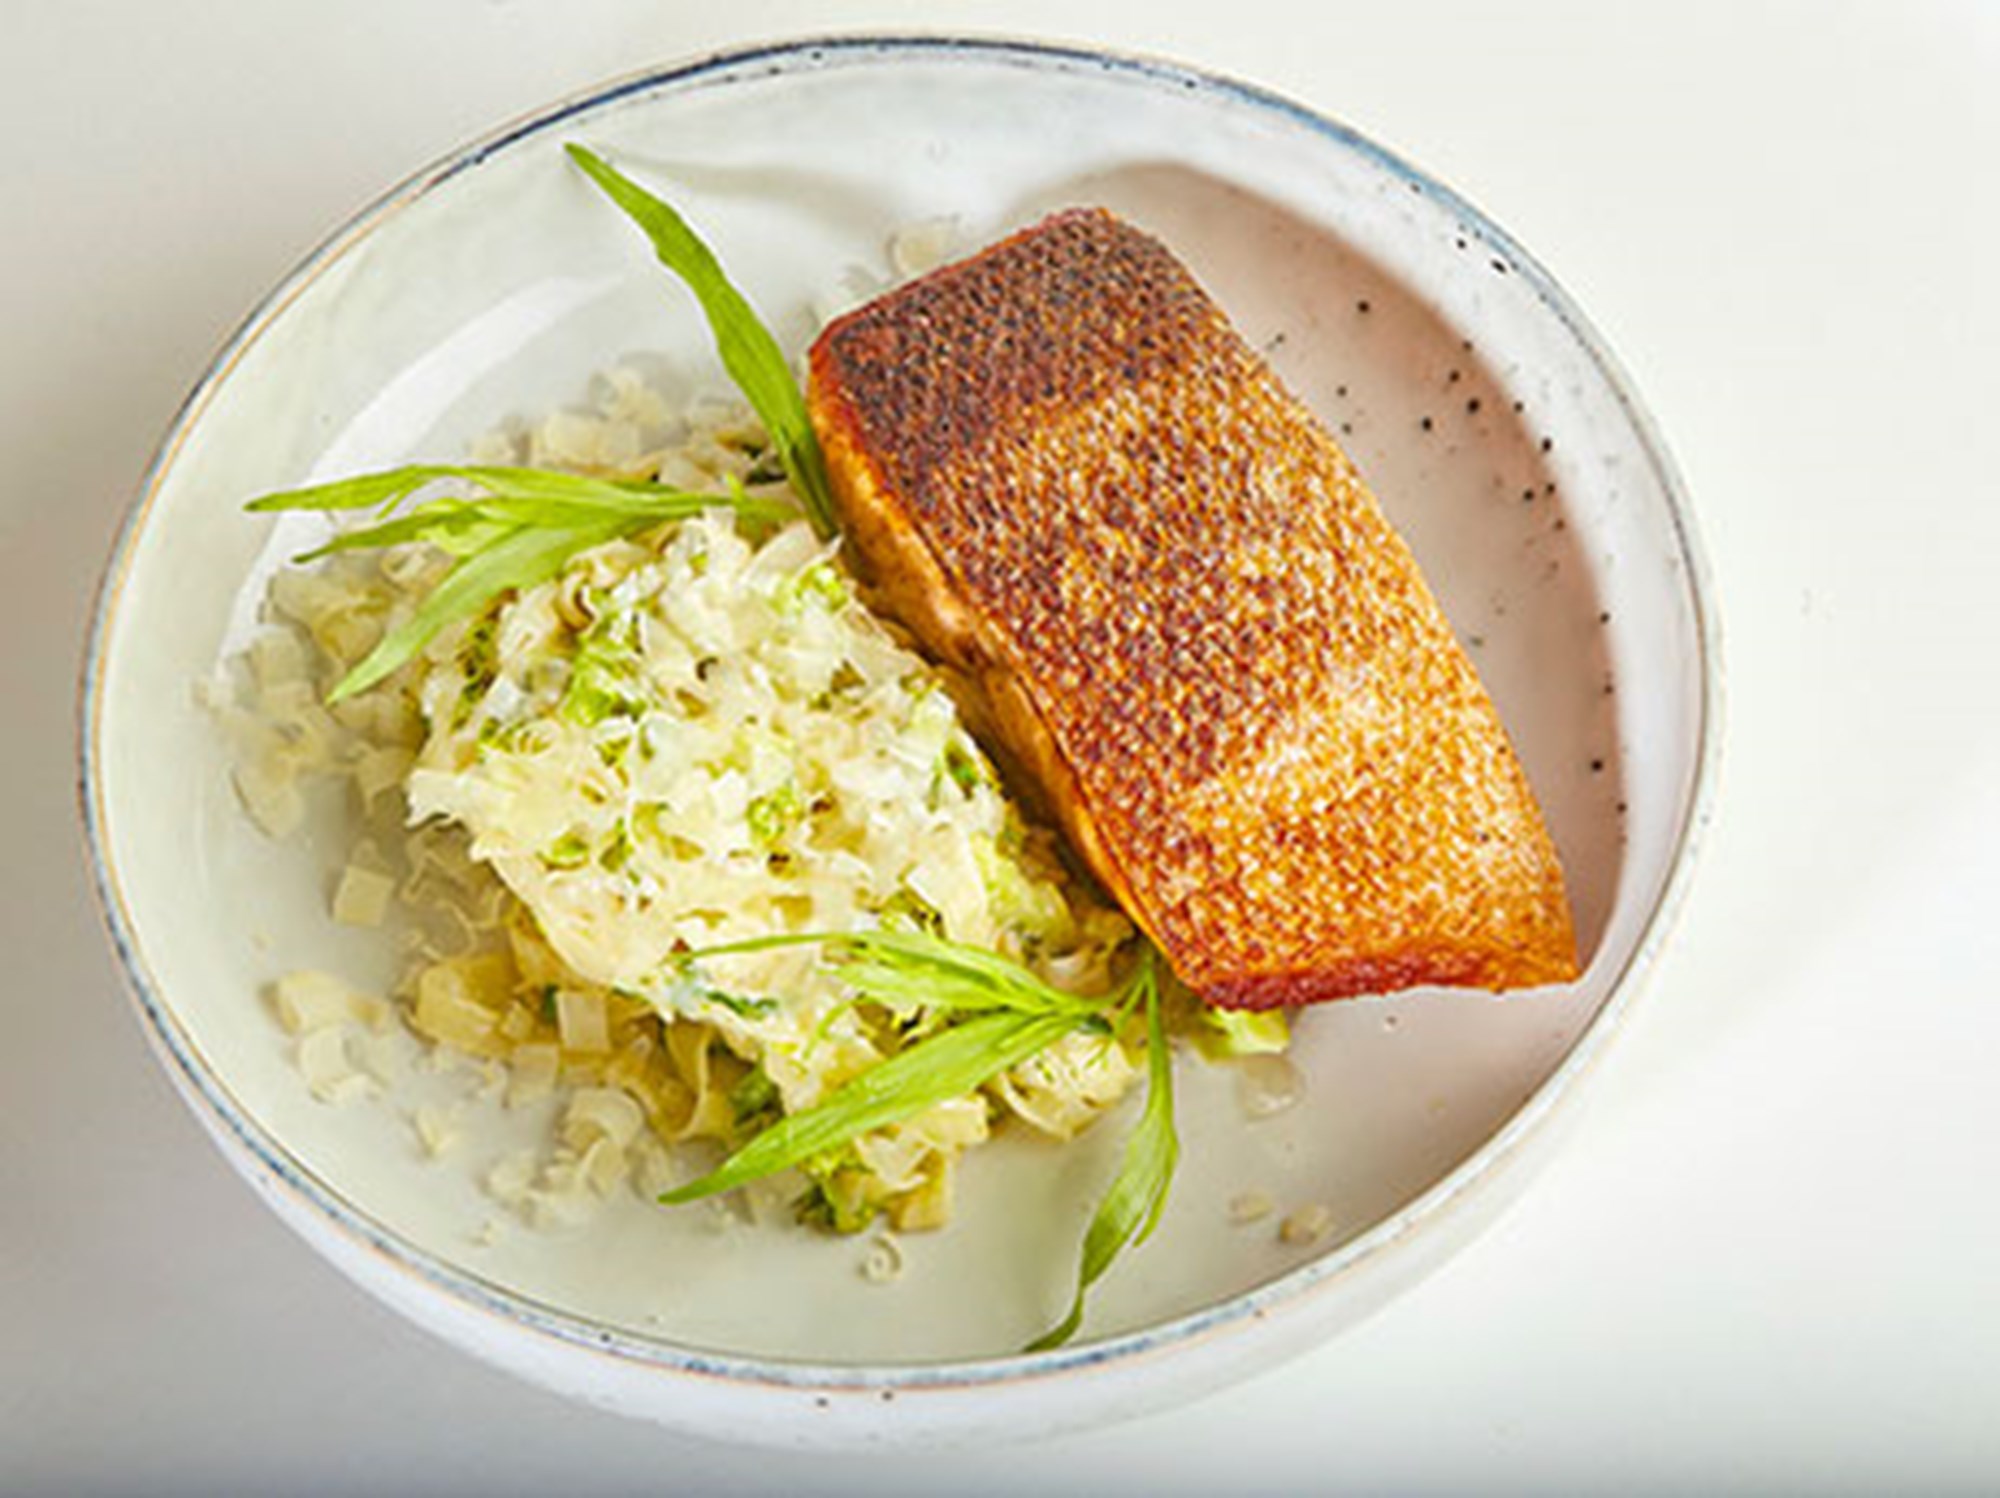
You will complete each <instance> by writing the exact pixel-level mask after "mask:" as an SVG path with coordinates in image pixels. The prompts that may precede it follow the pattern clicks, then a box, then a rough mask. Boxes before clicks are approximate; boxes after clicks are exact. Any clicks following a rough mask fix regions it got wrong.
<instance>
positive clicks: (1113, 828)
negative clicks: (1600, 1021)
mask: <svg viewBox="0 0 2000 1498" xmlns="http://www.w3.org/2000/svg"><path fill="white" fill-rule="evenodd" d="M809 405H810V409H811V413H812V418H813V424H814V426H815V428H816V430H817V432H818V434H819V438H820V442H821V444H822V445H823V447H824V449H825V452H826V457H827V462H828V466H829V470H830V473H831V476H832V479H833V485H834V491H835V497H836V500H837V502H838V505H839V508H840V510H841V512H842V518H843V520H844V522H845V527H846V533H847V536H848V538H849V541H850V543H851V545H852V547H853V549H854V551H855V552H856V553H857V558H858V561H859V564H860V570H861V572H862V575H863V577H864V579H866V580H867V582H868V584H869V586H870V587H871V589H872V591H873V593H874V595H875V598H876V601H877V602H878V603H879V604H880V605H882V606H884V607H885V608H886V609H887V610H888V611H889V612H890V613H891V614H893V615H895V616H897V617H899V618H900V619H901V620H902V621H903V622H904V624H905V625H906V626H907V627H908V628H909V629H911V630H912V631H913V632H914V633H915V634H916V636H917V637H918V638H919V640H920V641H921V642H922V644H923V645H924V646H925V647H926V648H927V649H928V650H929V651H930V652H931V653H932V654H933V655H934V656H935V657H936V658H938V659H939V660H940V661H941V662H942V663H943V664H944V665H945V666H947V667H948V668H950V669H951V670H952V671H954V672H955V673H956V674H957V675H958V676H959V677H961V678H962V679H963V680H964V681H965V682H967V683H970V684H972V686H973V687H974V688H975V690H974V692H973V694H972V697H973V701H972V702H971V704H970V706H971V708H972V710H973V712H974V715H975V720H976V722H977V723H978V726H979V727H980V728H981V729H982V730H983V731H984V732H985V733H986V735H987V737H988V740H989V742H993V741H996V740H997V743H998V746H999V747H1000V748H1001V750H1002V751H1003V752H1002V756H1001V757H1002V759H1003V763H1006V764H1007V765H1008V768H1009V769H1010V771H1011V772H1013V773H1014V774H1015V775H1016V776H1017V777H1018V776H1021V775H1025V777H1026V778H1027V779H1028V780H1030V781H1031V782H1032V783H1033V785H1034V786H1035V787H1037V788H1038V789H1039V792H1040V799H1041V800H1042V801H1043V802H1045V803H1046V805H1047V807H1048V809H1049V810H1051V811H1052V812H1053V813H1054V815H1055V816H1056V817H1057V818H1058V819H1059V820H1060V822H1061V824H1062V826H1063V827H1064V829H1065V830H1066V831H1067V833H1068V835H1069V837H1070V840H1071V842H1072V843H1073V845H1074V847H1075V848H1076V850H1077V851H1078V852H1079V853H1080V854H1081V856H1082V857H1083V859H1084V860H1085V861H1086V862H1087V863H1088V864H1089V865H1090V867H1091V868H1092V869H1093V870H1094V871H1095V873H1096V874H1097V876H1098V877H1099V878H1100V879H1101V880H1102V881H1103V882H1104V884H1105V886H1106V887H1107V888H1108V889H1109V890H1110V892H1111V893H1112V894H1113V895H1114V896H1115V897H1116V898H1117V899H1118V901H1119V902H1120V903H1121V904H1122V905H1123V906H1124V908H1125V910H1126V911H1127V912H1128V914H1130V916H1131V917H1132V919H1133V920H1134V921H1135V922H1136V923H1137V924H1138V925H1139V926H1140V927H1141V928H1142V929H1143V930H1144V931H1145V932H1146V933H1147V935H1148V936H1149V937H1151V938H1152V940H1153V941H1154V943H1155V944H1156V945H1157V946H1158V947H1159V949H1160V951H1161V953H1162V954H1163V955H1164V957H1165V958H1166V960H1167V961H1168V963H1169V964H1170V965H1171V967H1172V968H1173V969H1174V971H1175V973H1176V974H1177V975H1178V976H1179V977H1180V978H1181V979H1182V980H1183V981H1184V982H1186V983H1187V984H1188V985H1189V986H1190V987H1191V988H1193V989H1194V990H1195V991H1196V992H1197V993H1198V994H1200V995H1201V996H1202V997H1203V998H1204V999H1205V1000H1207V1001H1208V1002H1210V1003H1213V1004H1218V1005H1223V1006H1230V1007H1242V1008H1266V1007H1272V1006H1277V1005H1297V1004H1306V1003H1312V1002H1316V1001H1318V1000H1323V999H1333V998H1340V997H1345V996H1349V995H1353V994H1360V993H1377V992H1387V991H1390V990H1393V989H1400V988H1406V987H1411V986H1414V985H1419V984H1444V985H1453V986H1466V987H1476V988H1485V989H1493V990H1499V989H1509V988H1517V987H1523V986H1529V985H1534V984H1541V983H1552V982H1562V981H1566V980H1568V979H1570V978H1572V977H1574V976H1575V974H1576V971H1577V966H1576V947H1575V936H1574V933H1573V931H1572V928H1571V917H1570V909H1569V902H1568V899H1567V897H1566V895H1565V893H1564V889H1563V877H1562V869H1561V866H1560V864H1559V862H1558V860H1557V856H1556V852H1555V848H1554V846H1553V844H1552V843H1551V841H1550V838H1549V835H1548V832H1547V830H1546V828H1545V827H1544V825H1543V821H1542V816H1541V813H1540V810H1539V808H1538V807H1537V806H1536V803H1535V799H1534V796H1533V794H1532V792H1531V791H1530V789H1529V787H1528V783H1527V779H1526V777H1525V776H1524V775H1523V773H1522V770H1521V766H1520V764H1519V762H1518V761H1517V759H1516V757H1515V754H1514V751H1513V749H1512V747H1511V746H1510V744H1509V743H1508V739H1507V735H1506V732H1505V730H1504V729H1503V728H1502V726H1501V723H1500V719H1499V717H1498V715H1497V713H1496V712H1495V710H1494V707H1493V704H1492V702H1491V700H1490V699H1489V698H1488V696H1487V694H1486V691H1485V689H1484V688H1483V687H1482V686H1481V684H1480V682H1479V678H1478V675H1477V673H1476V672H1475V670H1474V669H1473V666H1472V663H1471V661H1470V660H1469V659H1467V657H1466V655H1465V653H1464V651H1463V650H1461V649H1460V648H1459V645H1458V642H1457V640H1456V638H1455V637H1454V636H1453V634H1452V631H1451V627H1450V625H1449V623H1448V622H1447V621H1446V619H1445V617H1444V614H1443V612H1442V610H1440V608H1439V607H1438V605H1437V602H1436V601H1435V600H1434V599H1433V597H1432V596H1431V593H1430V590H1429V589H1428V588H1427V587H1426V586H1425V584H1424V581H1423V579H1422V577H1421V576H1420V575H1419V573H1418V570H1417V566H1416V563H1415V561H1414V559H1413V558H1412V557H1411V555H1410V552H1409V549H1408V548H1407V547H1406V546H1405V544H1404V543H1403V541H1402V540H1401V538H1400V537H1398V536H1397V535H1396V533H1395V532H1394V530H1393V529H1392V528H1391V527H1390V525H1389V523H1388V521H1387V520H1386V518H1385V517H1384V516H1383V513H1382V510H1381V508H1380V506H1379V505H1378V504H1377V502H1376V500H1375V498H1374V496H1373V495H1372V494H1371V493H1370V492H1369V490H1368V487H1367V485H1366V484H1364V483H1363V481H1362V479H1361V476H1360V475H1359V474H1358V473H1357V472H1356V470H1355V468H1354V465H1353V464H1352V463H1351V462H1349V460H1348V458H1347V456H1346V455H1345V454H1344V453H1343V452H1342V451H1341V449H1340V448H1339V446H1338V445H1337V444H1336V443H1335V442H1334V440H1333V438H1332V437H1331V436H1330V435H1329V434H1328V432H1327V431H1326V430H1325V428H1324V427H1323V426H1322V425H1321V424H1320V423H1319V422H1318V421H1317V420H1316V419H1315V418H1314V417H1313V415H1312V414H1311V412H1309V411H1308V410H1307V409H1306V408H1305V407H1304V406H1303V405H1302V404H1301V403H1300V402H1299V401H1298V400H1296V399H1295V398H1294V397H1293V396H1292V395H1291V394H1290V393H1289V392H1288V391H1287V390H1286V389H1285V388H1284V386H1283V385H1282V384H1281V383H1280V382H1279V380H1278V378H1277V376H1276V375H1275V374H1274V373H1273V372H1272V370H1271V369H1270V368H1269V366H1268V365H1266V364H1265V362H1264V361H1263V360H1262V359H1261V358H1259V357H1258V355H1257V354H1256V353H1255V352H1254V351H1253V350H1252V349H1251V348H1250V347H1249V346H1248V345H1247V344H1246V343H1245V342H1244V341H1243V339H1242V338H1241V336H1240V335H1238V334H1237V333H1236V331H1235V330H1234V328H1232V327H1231V326H1230V324H1229V322H1228V320H1227V319H1226V318H1225V317H1224V316H1223V314H1222V312H1221V311H1220V310H1219V309H1218V308H1217V307H1216V305H1215V304H1214V303H1213V302H1212V301H1211V300H1210V299H1209V297H1208V296H1207V295H1206V294H1205V293H1204V292H1203V291H1202V289H1201V287H1200V286H1199V285H1197V284H1196V282H1195V280H1194V278H1193V277H1192V275H1191V274H1190V273H1189V272H1188V271H1187V269H1186V268H1185V267H1184V266H1183V265H1182V264H1181V263H1180V262H1179V261H1178V260H1177V259H1176V258H1175V257H1174V256H1173V255H1172V254H1171V253H1170V252H1169V251H1168V250H1167V249H1166V248H1165V247H1164V246H1162V245H1161V244H1160V243H1159V242H1158V241H1156V240H1154V239H1153V238H1151V237H1150V236H1148V235H1146V234H1144V233H1142V232H1140V231H1139V230H1137V229H1135V228H1133V227H1131V226H1130V225H1129V224H1127V223H1125V222H1123V221H1122V220H1120V219H1118V218H1117V217H1115V216H1113V215H1112V214H1110V213H1108V212H1105V211H1103V210H1097V209H1088V210H1074V211H1071V212H1066V213H1062V214H1059V215H1057V216H1055V217H1053V218H1051V219H1048V220H1046V221H1045V222H1043V223H1041V224H1039V225H1037V226H1035V227H1033V228H1030V229H1027V230H1024V231H1022V232H1020V233H1018V234H1016V235H1014V236H1013V237H1011V238H1008V239H1006V240H1003V241H1001V242H1000V243H998V244H996V245H995V246H993V247H992V248H990V249H987V250H985V251H983V252H981V253H980V254H978V255H975V256H974V257H972V258H971V259H969V260H965V261H961V262H959V263H957V264H955V265H950V266H946V267H945V268H943V269H941V270H938V271H935V272H933V273H931V274H930V275H928V276H926V277H924V278H922V279H921V280H918V281H914V282H911V283H910V284H908V285H906V286H904V287H901V288H899V289H897V290H894V291H891V292H889V293H887V294H885V295H883V296H882V297H880V298H878V299H877V300H875V301H873V302H871V303H869V304H867V305H865V306H863V307H861V308H859V309H858V310H856V311H854V312H851V313H849V314H847V315H846V316H844V317H842V318H840V319H839V320H838V321H836V322H834V323H832V324H831V325H829V326H828V327H827V329H826V330H825V332H824V333H823V334H822V335H821V337H820V338H819V339H818V341H817V342H816V343H815V344H814V346H813V349H812V352H811V374H810V387H809Z"/></svg>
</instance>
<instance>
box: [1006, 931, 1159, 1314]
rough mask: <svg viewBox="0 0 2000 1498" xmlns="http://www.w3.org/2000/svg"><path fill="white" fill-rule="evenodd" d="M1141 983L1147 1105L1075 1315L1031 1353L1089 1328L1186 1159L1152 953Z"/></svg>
mask: <svg viewBox="0 0 2000 1498" xmlns="http://www.w3.org/2000/svg"><path fill="white" fill-rule="evenodd" d="M1138 981H1139V982H1140V984H1141V985H1142V986H1143V988H1144V993H1145V1004H1146V1055H1147V1077H1146V1106H1145V1109H1144V1111H1142V1112H1141V1113H1140V1115H1139V1122H1138V1123H1137V1124H1136V1125H1135V1126H1134V1127H1133V1130H1132V1133H1131V1135H1130V1137H1128V1138H1127V1139H1126V1141H1125V1155H1124V1159H1123V1161H1122V1162H1121V1163H1120V1165H1119V1168H1118V1174H1117V1175H1116V1176H1115V1177H1114V1178H1113V1179H1112V1182H1111V1187H1110V1189H1109V1190H1108V1191H1106V1192H1105V1194H1104V1199H1103V1200H1102V1201H1101V1202H1099V1203H1098V1205H1097V1211H1096V1213H1095V1215H1093V1216H1092V1217H1091V1219H1090V1226H1089V1228H1087V1229H1086V1230H1085V1232H1084V1236H1083V1261H1082V1264H1081V1265H1080V1266H1079V1268H1078V1270H1077V1277H1076V1296H1075V1298H1074V1299H1072V1300H1071V1302H1070V1307H1069V1313H1068V1314H1067V1315H1066V1316H1064V1317H1063V1319H1062V1321H1061V1322H1060V1323H1058V1324H1057V1325H1056V1326H1054V1327H1052V1328H1051V1329H1050V1330H1049V1331H1047V1332H1045V1333H1043V1334H1042V1335H1041V1336H1039V1337H1037V1338H1036V1339H1035V1340H1034V1341H1033V1342H1030V1343H1029V1344H1028V1346H1027V1347H1026V1349H1024V1350H1025V1351H1028V1352H1045V1351H1047V1350H1048V1349H1049V1348H1052V1347H1060V1346H1061V1345H1062V1344H1063V1343H1065V1342H1067V1341H1068V1340H1069V1339H1070V1338H1071V1337H1073V1336H1075V1335H1076V1330H1077V1328H1078V1327H1079V1326H1081V1325H1082V1324H1083V1302H1084V1297H1085V1295H1087V1294H1088V1293H1089V1291H1090V1287H1091V1286H1092V1285H1094V1284H1096V1283H1097V1281H1098V1280H1099V1279H1101V1278H1103V1276H1104V1271H1105V1270H1107V1269H1109V1268H1110V1267H1111V1261H1112V1260H1113V1259H1115V1258H1117V1257H1118V1254H1119V1251H1120V1250H1122V1249H1123V1248H1124V1247H1125V1246H1126V1245H1127V1244H1128V1243H1129V1244H1132V1245H1133V1246H1135V1247H1136V1246H1137V1245H1138V1244H1141V1243H1144V1242H1145V1241H1146V1239H1147V1238H1148V1237H1149V1236H1150V1235H1151V1234H1152V1231H1153V1229H1154V1228H1155V1227H1156V1226H1158V1224H1159V1220H1160V1212H1161V1210H1162V1209H1163V1208H1164V1207H1165V1206H1166V1204H1167V1189H1168V1187H1169V1186H1170V1185H1171V1184H1172V1182H1173V1177H1174V1166H1175V1164H1176V1163H1177V1162H1178V1160H1179V1158H1180V1140H1179V1138H1178V1136H1176V1134H1175V1132H1174V1070H1173V1050H1172V1047H1171V1046H1170V1045H1169V1044H1168V1042H1167V1029H1166V1023H1165V1021H1164V1020H1162V1019H1161V1017H1160V987H1159V980H1158V977H1157V976H1156V974H1155V973H1154V970H1153V958H1152V956H1151V954H1150V953H1149V954H1148V955H1147V958H1146V962H1145V966H1144V968H1143V970H1142V972H1141V974H1140V976H1139V980H1138Z"/></svg>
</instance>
